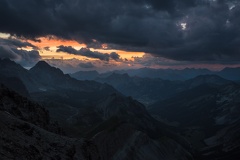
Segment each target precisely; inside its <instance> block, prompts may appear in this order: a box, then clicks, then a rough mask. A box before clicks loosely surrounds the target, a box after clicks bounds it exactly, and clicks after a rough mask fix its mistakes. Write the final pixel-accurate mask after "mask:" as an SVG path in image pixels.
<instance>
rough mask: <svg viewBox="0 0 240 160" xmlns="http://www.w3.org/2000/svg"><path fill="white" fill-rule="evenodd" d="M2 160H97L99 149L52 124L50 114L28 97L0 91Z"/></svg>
mask: <svg viewBox="0 0 240 160" xmlns="http://www.w3.org/2000/svg"><path fill="white" fill-rule="evenodd" d="M0 128H1V131H0V159H3V160H8V159H9V160H10V159H17V160H33V159H34V160H35V159H52V160H58V159H69V160H70V159H74V160H75V159H76V160H84V159H89V158H91V159H98V151H97V148H96V147H95V146H94V145H93V144H92V143H89V142H86V141H85V140H83V139H73V138H68V137H65V136H63V135H62V134H61V130H60V128H59V127H57V126H56V125H52V124H51V123H50V121H49V115H48V113H47V111H46V110H45V109H44V108H42V107H41V106H39V105H37V104H35V103H32V102H31V101H29V100H27V99H26V98H24V97H22V96H20V95H18V94H17V93H15V92H13V91H10V90H9V89H7V88H5V87H3V86H2V87H1V88H0Z"/></svg>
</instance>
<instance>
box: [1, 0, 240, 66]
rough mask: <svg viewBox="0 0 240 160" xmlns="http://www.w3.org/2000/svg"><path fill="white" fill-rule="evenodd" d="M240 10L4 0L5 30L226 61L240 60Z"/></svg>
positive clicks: (234, 4)
mask: <svg viewBox="0 0 240 160" xmlns="http://www.w3.org/2000/svg"><path fill="white" fill-rule="evenodd" d="M239 13H240V4H239V2H238V1H236V0H116V1H111V0H88V1H85V0H41V1H39V0H21V1H19V0H1V1H0V19H1V24H0V32H5V33H11V34H16V35H18V36H20V37H22V36H24V37H28V38H32V39H35V38H37V37H38V36H45V35H56V36H58V37H61V38H65V39H75V40H78V41H79V42H84V43H87V45H88V46H95V47H96V48H97V47H101V44H103V43H107V44H109V46H114V47H117V48H118V49H122V50H129V51H144V52H146V53H150V54H152V55H155V56H160V57H164V58H168V59H173V60H178V61H196V62H199V61H209V62H215V61H219V62H220V61H221V62H222V61H225V62H224V63H227V62H232V61H234V60H240V54H239V51H240V49H239V47H238V46H239V45H238V44H239V43H240V31H239V30H240V27H239V26H240V19H239ZM16 24H17V25H16ZM182 24H185V27H184V28H183V26H182ZM95 40H97V42H98V44H96V43H94V41H95ZM102 59H103V60H104V58H102Z"/></svg>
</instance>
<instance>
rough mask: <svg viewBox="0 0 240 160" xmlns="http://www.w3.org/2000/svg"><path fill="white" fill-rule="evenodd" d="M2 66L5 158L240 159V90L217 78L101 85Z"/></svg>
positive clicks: (1, 146) (117, 80) (1, 151)
mask: <svg viewBox="0 0 240 160" xmlns="http://www.w3.org/2000/svg"><path fill="white" fill-rule="evenodd" d="M0 66H1V68H0V75H1V78H0V83H1V87H0V95H1V96H0V114H1V116H0V117H1V121H0V126H1V128H2V131H1V133H0V135H1V137H0V141H1V143H0V158H1V159H53V160H55V159H56V160H57V159H98V160H99V159H103V160H112V159H129V160H130V159H131V160H145V159H152V160H155V159H156V160H158V159H163V160H169V159H173V160H174V159H176V160H178V159H186V160H188V159H197V160H198V159H199V160H200V159H201V160H203V159H222V160H227V159H233V160H234V159H238V158H239V155H240V153H239V147H240V145H239V144H240V141H239V140H240V138H239V135H238V133H239V131H240V124H239V122H240V121H239V113H240V112H239V111H240V110H239V100H238V99H239V95H240V87H239V85H238V84H237V83H236V82H233V81H230V80H227V79H224V78H222V77H219V76H218V75H199V76H197V77H195V78H191V79H188V80H181V81H180V80H174V81H171V80H163V79H160V78H142V77H137V76H134V77H131V76H129V75H128V74H117V73H114V74H110V75H108V76H106V77H99V78H97V79H96V80H97V81H98V82H96V81H92V80H77V79H75V78H72V77H71V76H72V75H71V76H69V75H67V74H64V73H63V72H62V71H61V70H60V69H58V68H55V67H52V66H50V65H49V64H47V63H46V62H44V61H40V62H38V63H37V64H36V65H35V66H34V67H33V68H31V69H30V70H26V69H24V68H23V67H22V66H20V65H18V64H16V63H15V62H13V61H10V60H8V59H4V60H0ZM93 74H95V73H93ZM142 94H144V96H143V97H144V98H145V97H147V98H148V99H151V103H148V107H145V105H144V104H143V103H141V102H139V101H138V100H142V101H143V102H146V101H144V100H145V99H144V98H142V97H141V95H142ZM152 97H153V98H152ZM141 98H142V99H141ZM147 98H146V99H147Z"/></svg>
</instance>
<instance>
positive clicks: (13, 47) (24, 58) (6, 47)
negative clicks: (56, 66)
mask: <svg viewBox="0 0 240 160" xmlns="http://www.w3.org/2000/svg"><path fill="white" fill-rule="evenodd" d="M24 47H32V48H33V49H36V47H35V46H33V45H32V44H30V43H28V42H22V41H19V40H16V39H11V38H9V39H1V38H0V58H9V59H11V60H15V61H17V62H18V63H20V64H22V65H23V66H31V65H32V64H34V63H36V62H37V61H39V60H40V59H41V56H40V55H39V52H38V51H36V50H31V51H27V50H24V49H21V48H24Z"/></svg>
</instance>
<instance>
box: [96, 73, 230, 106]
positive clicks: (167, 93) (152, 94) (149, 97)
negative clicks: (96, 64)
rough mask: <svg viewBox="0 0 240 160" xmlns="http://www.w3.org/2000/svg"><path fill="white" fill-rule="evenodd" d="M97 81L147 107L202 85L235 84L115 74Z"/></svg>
mask: <svg viewBox="0 0 240 160" xmlns="http://www.w3.org/2000/svg"><path fill="white" fill-rule="evenodd" d="M95 80H96V81H98V82H101V83H107V84H109V85H112V86H113V87H115V88H116V89H117V90H119V91H120V92H121V93H123V94H124V95H127V96H132V97H133V98H135V99H137V100H138V101H140V102H142V103H144V104H145V105H150V104H152V103H154V102H156V101H158V100H161V99H165V98H168V97H171V96H173V95H174V94H176V93H179V92H182V91H184V90H188V89H191V88H193V87H196V86H199V85H201V84H214V85H222V84H228V83H234V82H232V81H229V80H226V79H224V78H221V77H219V76H217V75H199V76H197V77H195V78H192V79H189V80H186V81H170V80H162V79H160V78H141V77H136V76H134V77H130V76H129V75H128V74H126V73H125V74H117V73H113V74H111V75H110V76H108V77H106V78H96V79H95Z"/></svg>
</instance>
